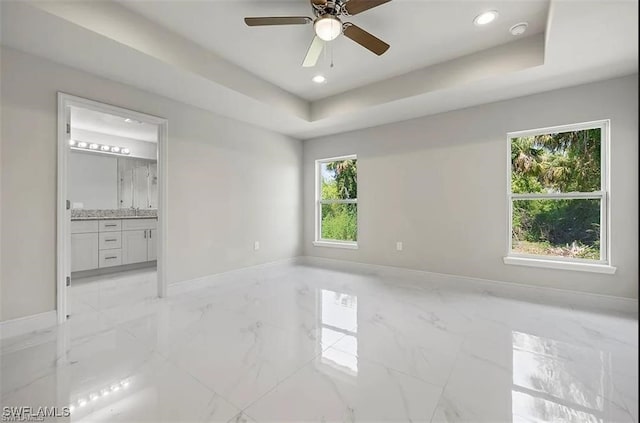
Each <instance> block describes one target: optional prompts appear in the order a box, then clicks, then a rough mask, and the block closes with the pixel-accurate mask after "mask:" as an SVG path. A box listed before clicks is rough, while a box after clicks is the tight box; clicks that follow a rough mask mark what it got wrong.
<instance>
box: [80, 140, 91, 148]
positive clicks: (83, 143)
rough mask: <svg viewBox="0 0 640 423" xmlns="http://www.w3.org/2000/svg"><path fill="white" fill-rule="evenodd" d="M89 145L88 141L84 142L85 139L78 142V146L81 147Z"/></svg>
mask: <svg viewBox="0 0 640 423" xmlns="http://www.w3.org/2000/svg"><path fill="white" fill-rule="evenodd" d="M88 145H89V144H87V143H86V142H84V141H80V142H79V143H78V147H80V148H87V146H88Z"/></svg>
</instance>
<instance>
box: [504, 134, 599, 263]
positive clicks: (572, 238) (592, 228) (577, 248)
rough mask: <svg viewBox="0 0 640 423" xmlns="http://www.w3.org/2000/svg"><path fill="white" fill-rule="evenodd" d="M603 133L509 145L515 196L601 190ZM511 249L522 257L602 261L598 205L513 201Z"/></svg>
mask: <svg viewBox="0 0 640 423" xmlns="http://www.w3.org/2000/svg"><path fill="white" fill-rule="evenodd" d="M600 132H601V130H600V129H599V128H596V129H588V130H581V131H571V132H563V133H555V134H546V135H539V136H532V137H519V138H513V139H512V140H511V190H512V192H513V193H518V194H531V193H569V192H583V193H584V192H593V191H599V190H600V181H601V180H600V178H601V175H600V172H601V157H600V155H601V148H600V147H601V141H600V140H601V133H600ZM512 223H513V225H512V228H513V230H512V238H513V249H514V251H516V252H519V253H525V254H537V255H553V256H566V257H575V258H586V259H595V260H598V259H599V258H600V200H598V199H533V200H519V199H516V200H514V201H513V221H512Z"/></svg>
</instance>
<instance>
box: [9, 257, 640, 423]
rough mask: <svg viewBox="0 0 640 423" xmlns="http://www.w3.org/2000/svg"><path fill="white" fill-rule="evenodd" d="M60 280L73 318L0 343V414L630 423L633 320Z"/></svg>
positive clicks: (408, 299) (347, 291)
mask: <svg viewBox="0 0 640 423" xmlns="http://www.w3.org/2000/svg"><path fill="white" fill-rule="evenodd" d="M82 282H83V283H78V281H74V283H73V285H72V287H71V288H70V294H69V302H70V313H71V319H69V321H68V322H67V323H65V324H64V325H61V326H58V327H56V328H54V329H51V330H46V331H41V332H36V333H32V334H29V335H24V336H18V337H14V338H9V339H5V340H3V341H2V345H1V355H0V360H1V363H0V364H1V372H2V373H1V375H0V388H1V392H0V395H1V397H0V402H1V404H2V406H32V407H39V406H58V407H71V409H72V412H71V415H70V416H69V417H66V418H59V419H57V420H52V421H73V422H103V421H104V422H170V421H172V422H173V421H175V422H548V421H561V422H594V423H595V422H601V423H608V422H624V423H627V422H635V423H638V321H637V318H636V317H628V316H627V317H625V316H623V315H620V316H615V315H610V314H602V313H595V312H586V311H576V310H572V309H566V308H561V307H554V306H548V305H541V304H535V303H527V302H520V301H516V300H513V299H504V298H499V297H495V296H489V295H486V294H482V293H481V292H473V291H469V290H466V291H465V290H463V289H453V288H451V289H449V288H442V287H438V286H435V285H434V286H431V285H425V284H424V283H422V284H417V283H413V282H411V281H403V280H391V279H388V278H386V279H385V278H384V277H378V276H375V275H366V274H355V273H347V272H340V271H335V270H327V269H321V268H315V267H306V266H296V265H279V266H272V267H263V268H258V269H253V270H247V271H238V272H231V273H228V274H224V275H218V276H214V277H211V278H203V279H201V280H199V281H198V282H194V283H190V284H183V285H180V287H179V289H175V290H173V291H174V292H173V295H171V296H169V297H168V298H165V299H158V298H155V293H156V275H155V272H154V271H151V270H138V271H134V272H129V273H125V274H118V275H115V276H112V277H108V278H96V279H94V280H86V281H82Z"/></svg>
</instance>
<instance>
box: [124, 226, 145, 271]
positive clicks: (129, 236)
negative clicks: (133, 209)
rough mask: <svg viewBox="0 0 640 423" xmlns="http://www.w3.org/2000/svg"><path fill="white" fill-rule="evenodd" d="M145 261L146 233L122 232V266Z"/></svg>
mask: <svg viewBox="0 0 640 423" xmlns="http://www.w3.org/2000/svg"><path fill="white" fill-rule="evenodd" d="M143 261H147V231H146V230H141V231H122V264H131V263H141V262H143Z"/></svg>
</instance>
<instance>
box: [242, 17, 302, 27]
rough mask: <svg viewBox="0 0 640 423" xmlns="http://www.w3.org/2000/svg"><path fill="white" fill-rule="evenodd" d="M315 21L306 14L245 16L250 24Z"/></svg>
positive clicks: (291, 23) (245, 20)
mask: <svg viewBox="0 0 640 423" xmlns="http://www.w3.org/2000/svg"><path fill="white" fill-rule="evenodd" d="M311 22H313V19H311V18H308V17H306V16H265V17H259V18H244V23H246V24H247V25H249V26H264V25H304V24H308V23H311Z"/></svg>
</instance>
